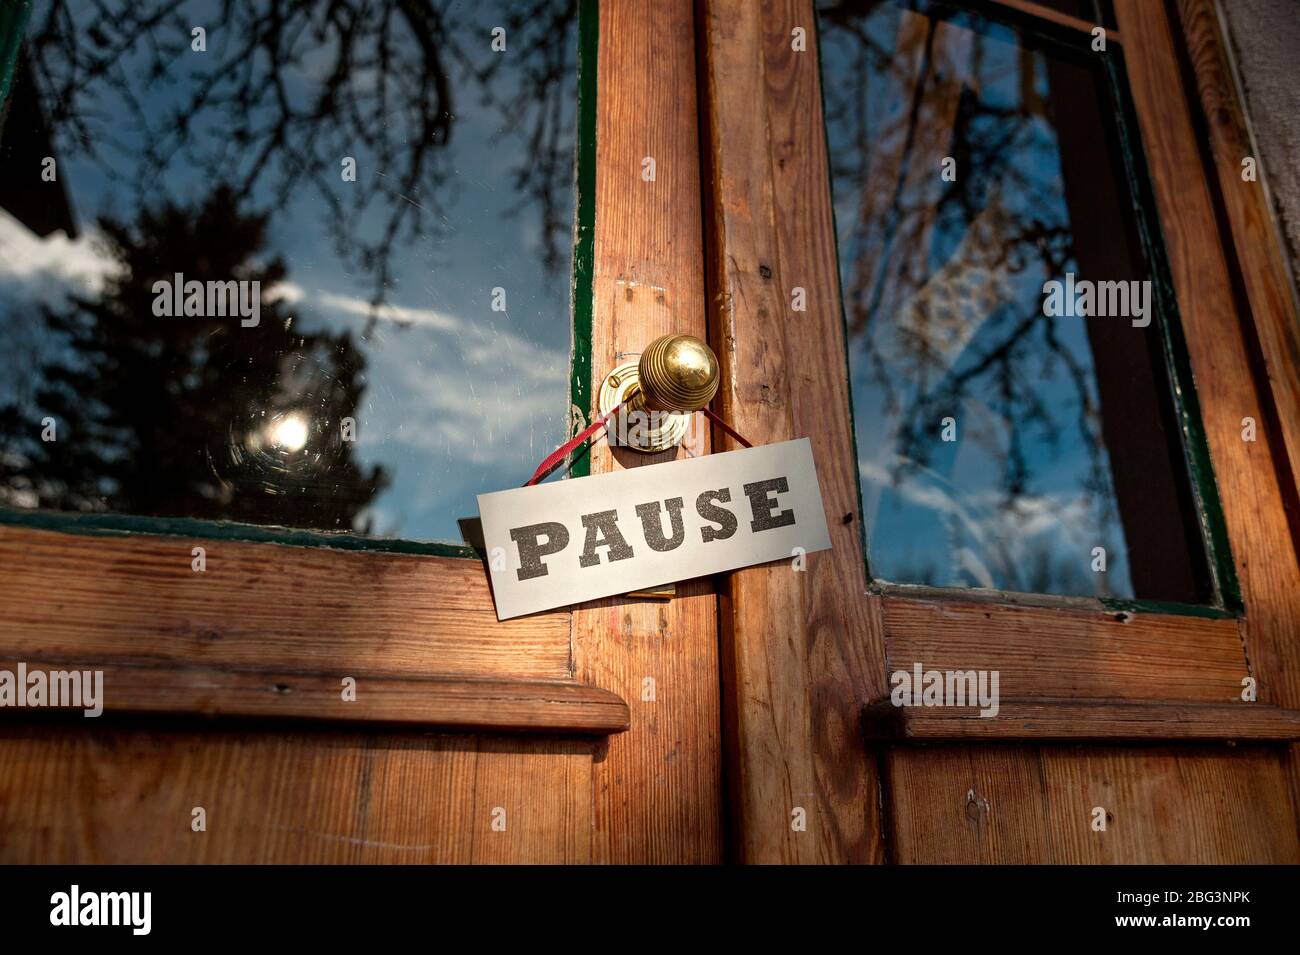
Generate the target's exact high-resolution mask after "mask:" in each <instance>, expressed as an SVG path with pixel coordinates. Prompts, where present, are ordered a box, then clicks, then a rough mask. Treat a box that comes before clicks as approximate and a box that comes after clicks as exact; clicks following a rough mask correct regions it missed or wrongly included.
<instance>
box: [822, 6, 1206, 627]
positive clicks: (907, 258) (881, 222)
mask: <svg viewBox="0 0 1300 955" xmlns="http://www.w3.org/2000/svg"><path fill="white" fill-rule="evenodd" d="M820 13H821V22H822V40H821V46H822V55H823V75H824V86H825V96H826V110H827V126H828V136H829V142H830V150H831V166H832V170H831V172H832V181H833V189H834V199H835V212H836V221H837V230H838V243H839V262H840V275H841V282H842V286H843V290H844V308H845V315H846V321H847V325H848V345H849V365H850V372H851V377H852V394H853V405H854V416H855V428H856V434H857V447H858V456H859V471H860V477H861V487H862V507H863V517H864V520H865V522H866V527H867V529H868V538H869V539H868V552H869V559H870V564H871V570H872V572H873V574H874V575H875V576H876V577H877V578H879V579H883V580H887V581H892V582H897V583H909V584H926V585H932V586H943V587H981V588H995V589H1000V590H1009V591H1020V592H1034V593H1047V594H1061V595H1080V596H1082V595H1096V596H1111V597H1120V598H1132V597H1142V598H1151V599H1162V600H1174V601H1183V602H1202V601H1206V600H1209V599H1211V596H1212V585H1211V582H1210V577H1209V573H1208V565H1207V561H1206V557H1205V549H1204V544H1203V542H1202V538H1201V535H1200V532H1199V521H1198V518H1197V509H1196V505H1195V499H1194V496H1193V493H1192V489H1191V486H1190V482H1189V479H1188V471H1187V465H1186V462H1185V456H1184V452H1183V448H1182V443H1181V437H1180V432H1179V427H1178V423H1177V422H1178V419H1177V416H1176V409H1175V405H1174V403H1173V396H1172V390H1171V387H1170V383H1169V378H1168V374H1167V372H1166V368H1165V359H1164V351H1163V347H1162V340H1161V321H1162V320H1161V319H1160V317H1159V316H1157V315H1156V314H1155V310H1156V302H1155V300H1154V296H1153V295H1152V294H1151V286H1150V285H1144V284H1142V283H1144V282H1146V280H1148V279H1150V277H1151V276H1150V273H1149V271H1148V268H1147V265H1146V264H1145V262H1144V257H1143V254H1142V250H1141V243H1140V241H1139V238H1138V235H1137V232H1136V227H1135V214H1134V211H1133V204H1132V199H1131V197H1130V194H1129V191H1128V186H1127V178H1126V175H1125V171H1124V164H1123V158H1122V157H1123V153H1122V151H1121V148H1120V141H1119V137H1118V129H1117V126H1116V109H1115V107H1114V106H1113V105H1112V103H1111V99H1110V97H1109V95H1108V86H1107V79H1106V74H1105V70H1104V67H1103V66H1102V61H1101V58H1100V56H1099V55H1098V54H1093V53H1091V52H1090V51H1089V50H1088V49H1087V39H1088V38H1087V37H1084V38H1083V40H1082V41H1081V42H1082V43H1083V46H1082V47H1081V49H1080V50H1078V51H1076V50H1074V49H1070V48H1065V47H1059V46H1057V45H1055V44H1053V45H1052V46H1050V47H1048V46H1044V45H1042V44H1041V43H1040V42H1039V41H1037V40H1034V39H1031V38H1029V37H1027V36H1023V35H1019V34H1018V33H1016V32H1015V31H1014V30H1012V29H1011V28H1009V27H1006V26H1002V25H997V24H993V23H991V22H986V21H983V20H981V19H979V18H977V17H975V16H973V15H971V14H968V13H962V12H953V7H952V5H951V4H945V5H943V6H942V7H940V6H939V5H937V4H929V3H924V2H915V3H907V4H905V5H903V4H896V3H890V2H860V3H852V2H846V3H823V4H822V5H821V7H820ZM1099 282H1114V283H1120V282H1122V283H1125V284H1123V285H1122V286H1094V284H1093V283H1099ZM1084 289H1091V290H1092V291H1091V292H1090V293H1089V297H1088V299H1087V300H1086V301H1087V302H1092V303H1094V304H1086V302H1085V299H1084V298H1083V297H1082V296H1083V294H1084V292H1083V290H1084ZM1098 289H1103V290H1106V291H1105V293H1104V294H1102V293H1099V292H1097V290H1098ZM1053 290H1055V294H1053ZM1093 293H1096V294H1095V295H1094V294H1093ZM1121 293H1123V295H1124V296H1126V298H1125V300H1123V301H1121V299H1120V297H1121ZM1129 293H1131V298H1129V297H1127V296H1128V295H1129ZM1070 302H1076V303H1077V307H1076V308H1074V309H1073V311H1074V312H1075V314H1070V312H1071V311H1072V309H1070V308H1069V307H1068V306H1069V303H1070ZM1082 315H1086V316H1087V317H1076V316H1082ZM1098 548H1100V549H1104V558H1103V555H1102V551H1101V550H1098ZM1103 559H1104V565H1103V562H1102V561H1103ZM1103 566H1104V569H1103Z"/></svg>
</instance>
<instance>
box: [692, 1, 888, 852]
mask: <svg viewBox="0 0 1300 955" xmlns="http://www.w3.org/2000/svg"><path fill="white" fill-rule="evenodd" d="M702 14H703V16H702V23H703V29H704V38H703V39H704V63H705V64H706V66H705V68H706V70H707V76H706V81H707V88H706V91H707V95H706V97H705V100H706V102H707V107H706V108H707V117H706V124H705V126H706V129H707V130H708V142H707V144H706V149H707V155H708V163H709V179H710V182H711V190H710V193H709V197H708V206H709V208H708V213H709V223H708V225H709V232H710V239H711V241H710V274H711V306H710V324H711V332H712V340H713V342H714V345H715V348H716V350H717V351H718V353H719V357H720V360H721V363H722V368H723V382H724V384H723V388H722V390H721V391H720V404H721V410H722V414H723V416H724V417H726V418H728V419H730V420H731V421H732V423H733V424H734V425H735V426H736V428H737V429H738V430H739V431H740V432H741V433H742V434H744V435H746V436H747V437H748V438H749V439H750V440H751V441H754V442H755V443H764V442H771V441H781V440H785V439H788V438H793V437H803V436H807V437H809V438H810V439H811V441H812V446H813V455H814V458H815V460H816V463H817V473H818V478H819V480H820V483H821V488H822V495H823V499H824V501H825V506H826V513H827V522H828V524H829V526H830V528H831V534H832V541H833V549H832V550H830V551H827V552H821V553H817V554H811V555H808V557H807V569H806V572H796V571H795V570H794V569H793V567H792V566H791V565H788V564H785V563H778V564H772V565H768V566H764V567H755V568H749V569H746V570H741V571H738V572H736V573H733V574H731V575H730V577H729V579H728V582H727V585H726V591H725V594H724V597H723V603H722V608H721V609H722V614H721V618H722V628H723V647H724V654H725V661H724V683H725V685H726V699H725V707H726V714H727V733H728V737H727V738H728V746H729V754H728V771H729V793H731V794H732V796H731V798H732V800H733V801H732V805H731V807H730V808H731V811H732V813H733V819H734V826H733V828H734V839H733V845H734V850H735V854H736V856H737V858H738V859H739V860H741V861H744V862H878V861H881V859H882V858H883V850H882V846H881V842H880V827H879V820H878V817H877V815H876V812H875V807H876V805H877V801H878V800H877V791H876V778H875V772H874V767H875V761H874V759H873V758H872V757H871V756H870V754H869V753H868V752H867V751H866V748H865V746H864V744H863V741H862V738H861V734H860V732H859V731H858V727H857V725H856V724H857V719H858V716H857V714H858V711H859V710H860V708H861V706H862V705H863V704H864V703H865V702H866V701H867V700H869V699H872V698H875V697H878V696H880V695H882V693H883V688H884V679H883V678H884V650H883V645H882V641H881V625H880V620H879V615H878V609H877V607H876V601H875V598H872V597H868V596H865V592H866V580H865V568H864V563H863V558H862V550H861V543H860V533H859V528H860V520H861V517H860V514H859V501H858V495H857V478H856V455H855V454H854V450H853V434H852V426H851V422H850V418H849V413H850V409H849V398H848V368H847V364H846V358H845V350H844V330H843V321H842V318H841V309H840V294H839V280H838V271H837V269H838V266H837V262H836V256H835V240H834V230H833V226H832V217H831V207H830V183H829V180H828V167H827V157H826V149H825V135H824V132H823V127H822V114H821V108H820V104H821V94H820V88H819V78H818V71H817V59H816V56H815V54H813V53H807V54H804V53H796V52H794V51H793V50H792V49H791V44H790V36H791V31H792V29H793V28H794V27H796V26H801V27H804V28H805V29H806V30H807V31H808V34H809V44H808V45H809V49H810V50H815V49H816V46H815V43H814V42H813V40H812V35H813V34H814V33H815V28H816V23H815V18H814V14H813V10H812V7H811V5H810V4H808V3H806V2H795V0H791V2H769V3H764V4H762V5H761V7H760V6H759V5H757V4H752V3H743V2H739V0H713V2H708V3H705V4H703V6H702ZM795 286H799V287H802V288H804V289H806V290H807V301H808V311H807V313H800V314H794V313H791V312H790V310H789V307H788V302H789V295H790V294H791V289H793V288H794V287H795ZM797 809H803V810H804V815H805V818H806V825H807V828H806V831H796V830H795V828H794V827H793V826H792V824H791V820H792V814H793V813H794V812H795V810H797Z"/></svg>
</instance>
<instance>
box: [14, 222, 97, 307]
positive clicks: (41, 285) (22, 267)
mask: <svg viewBox="0 0 1300 955" xmlns="http://www.w3.org/2000/svg"><path fill="white" fill-rule="evenodd" d="M99 238H100V234H99V232H97V231H96V230H94V229H86V230H85V231H84V232H83V233H82V234H81V235H80V236H78V237H77V238H75V239H69V238H68V236H67V234H66V233H64V232H54V233H52V234H50V235H48V236H46V237H45V238H41V237H40V236H39V235H37V234H36V233H35V232H32V231H31V230H30V229H28V228H27V227H26V226H25V225H23V224H22V223H21V222H19V221H18V220H17V219H15V218H14V217H13V216H11V215H10V214H9V213H8V212H6V211H5V210H3V209H0V282H4V283H5V284H6V285H22V286H25V288H24V293H25V295H26V296H27V297H28V298H29V299H36V300H38V301H43V302H52V301H53V298H54V297H55V296H57V295H61V294H63V293H65V292H69V291H75V292H79V293H89V294H95V293H97V292H99V291H100V289H102V288H103V287H104V282H105V280H106V279H108V278H110V277H112V276H113V275H115V274H116V273H117V272H118V271H119V266H118V264H117V262H115V261H114V260H113V259H112V258H111V257H109V256H108V255H106V254H105V253H104V251H103V249H102V247H101V244H100V241H99Z"/></svg>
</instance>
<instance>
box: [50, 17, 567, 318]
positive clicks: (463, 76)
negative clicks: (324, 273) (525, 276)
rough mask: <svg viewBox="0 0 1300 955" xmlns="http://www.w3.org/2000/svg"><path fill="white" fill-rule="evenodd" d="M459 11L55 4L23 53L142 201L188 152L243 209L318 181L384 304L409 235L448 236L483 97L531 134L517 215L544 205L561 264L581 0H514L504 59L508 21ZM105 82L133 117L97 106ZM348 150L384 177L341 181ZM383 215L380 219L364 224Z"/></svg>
mask: <svg viewBox="0 0 1300 955" xmlns="http://www.w3.org/2000/svg"><path fill="white" fill-rule="evenodd" d="M453 9H455V8H452V7H449V6H448V5H446V4H440V3H437V2H435V0H395V2H392V3H388V2H377V0H329V2H315V0H222V2H221V3H220V5H219V8H218V15H216V16H206V17H200V16H199V15H198V14H199V13H201V12H202V9H201V8H196V7H195V6H194V5H192V4H188V3H184V2H182V3H179V4H178V3H171V2H165V0H154V2H152V3H150V2H145V3H140V2H110V0H100V2H95V3H94V4H87V3H77V2H75V0H52V2H51V3H49V4H48V5H47V6H46V8H45V13H44V14H43V16H41V17H40V18H39V19H37V20H36V21H35V22H34V24H33V29H32V30H31V34H30V40H29V50H30V53H31V56H32V61H33V65H34V68H35V70H36V73H37V76H38V79H39V82H40V84H41V86H42V87H43V88H44V89H45V91H46V93H47V94H48V95H47V97H46V98H47V100H48V101H49V102H50V103H51V104H52V105H53V110H52V112H53V115H52V117H51V119H52V121H53V126H54V128H55V129H56V130H59V135H60V137H61V139H60V143H59V145H60V147H61V148H63V149H75V150H77V151H80V152H83V153H84V154H85V155H87V156H88V157H90V158H92V159H93V160H95V161H96V162H98V163H100V164H101V165H103V166H104V167H105V168H109V169H113V165H114V163H113V160H114V159H115V158H119V157H120V158H124V159H125V161H126V162H127V163H128V164H129V167H128V169H127V170H125V172H126V173H127V174H128V175H129V176H130V177H131V179H133V180H134V182H135V184H136V186H137V188H138V189H139V191H140V193H141V195H140V199H141V201H143V200H144V199H145V198H146V194H148V193H149V191H150V190H152V189H153V188H154V187H155V185H156V183H157V182H158V180H159V178H160V177H161V176H162V175H163V174H164V173H165V172H166V171H167V170H168V169H169V168H171V167H172V165H173V163H176V162H178V161H181V159H182V157H183V159H184V161H185V162H186V163H187V164H189V165H192V166H197V167H198V168H200V169H201V170H202V172H203V174H204V176H205V177H207V179H208V181H209V182H210V183H226V184H229V185H231V186H232V187H233V189H234V192H235V195H236V197H237V198H238V199H239V200H241V201H246V200H248V199H249V198H250V197H251V196H252V193H253V191H254V190H255V189H259V188H262V187H265V188H269V190H270V196H269V202H268V197H266V196H259V197H258V204H259V205H261V206H263V207H266V206H268V205H269V206H270V208H272V209H274V208H283V207H284V206H285V205H286V204H287V203H288V202H289V201H290V199H291V198H292V197H293V196H294V194H295V193H296V191H297V190H300V189H301V188H302V187H304V186H307V187H310V188H311V189H312V190H313V192H314V194H315V195H317V196H318V197H319V198H320V199H321V200H322V201H323V202H324V204H325V205H326V208H327V209H328V215H327V222H326V226H327V228H328V229H329V233H330V235H331V238H332V239H333V241H334V244H335V246H336V249H337V251H338V253H339V254H340V256H341V257H344V258H345V259H347V258H350V259H352V260H353V261H354V262H355V263H356V264H357V265H358V266H359V267H360V268H362V269H363V270H364V271H365V272H366V273H367V274H369V275H371V276H372V277H373V279H374V294H373V304H374V305H375V306H376V308H377V306H378V305H379V304H381V303H382V302H383V300H384V297H385V295H386V293H387V290H388V289H389V287H390V286H391V284H392V282H393V280H394V274H393V254H394V249H395V248H396V246H397V244H398V243H399V241H401V240H403V239H413V238H416V237H418V236H420V235H423V234H427V233H430V232H436V231H437V230H439V229H440V228H442V224H443V222H444V219H445V203H446V201H447V195H448V189H449V188H451V187H454V185H455V175H456V172H457V171H456V170H453V169H451V168H450V166H449V162H450V156H449V154H448V153H447V152H446V151H445V150H444V148H443V147H445V146H446V145H447V144H448V143H449V142H450V141H451V139H452V136H453V131H454V129H455V125H456V122H457V112H456V106H455V100H456V99H457V98H458V97H461V96H472V95H473V93H472V91H474V90H477V91H478V94H479V96H480V97H481V100H482V102H483V103H484V104H485V105H487V106H490V107H491V108H493V109H494V110H495V111H496V112H497V113H498V114H499V116H500V135H501V136H502V137H503V138H505V137H511V138H515V139H517V140H518V141H519V146H518V147H517V148H518V153H519V155H520V157H521V158H520V161H519V164H518V166H517V169H516V172H515V188H516V190H517V191H518V192H519V193H520V195H521V199H520V201H519V204H518V206H517V207H516V211H518V210H519V209H522V208H523V207H525V206H528V205H534V206H536V207H537V209H538V210H539V213H540V218H541V225H542V229H541V235H542V241H543V258H544V264H545V266H546V267H547V268H548V269H550V270H552V271H558V270H559V269H560V268H561V267H562V266H563V264H564V262H565V256H564V254H563V252H564V248H565V240H566V239H567V236H568V234H569V230H570V228H571V223H570V222H568V221H567V217H566V215H565V213H566V212H567V210H568V202H567V192H566V190H567V188H568V186H569V182H570V178H571V175H572V147H571V143H572V139H573V130H572V123H573V110H572V109H571V102H572V95H573V91H572V90H571V89H570V88H569V85H568V82H567V81H568V79H569V78H570V77H572V76H573V75H574V72H575V70H574V64H573V57H574V56H575V50H574V44H573V43H571V42H567V41H566V38H568V37H569V36H570V35H571V29H572V26H573V23H574V22H575V20H576V17H577V0H520V2H515V3H513V4H507V5H506V6H505V11H504V14H503V16H502V21H503V22H502V23H501V24H499V25H501V26H504V27H505V28H506V29H507V36H508V39H509V45H508V52H507V53H506V54H496V53H493V52H492V51H491V50H490V46H489V44H490V42H491V35H490V30H491V27H492V26H494V25H497V24H492V23H488V22H485V21H484V20H483V16H482V14H481V12H479V11H476V10H475V9H474V8H470V10H469V11H468V12H464V13H457V14H455V18H454V19H453V14H452V12H451V11H452V10H453ZM475 15H477V16H478V19H472V18H473V17H474V16H475ZM200 25H201V26H204V27H205V28H206V29H207V30H208V43H209V51H210V52H209V53H208V54H207V55H208V56H211V57H213V58H214V59H215V65H214V67H213V68H211V69H205V70H204V71H203V72H202V73H201V74H200V73H188V72H185V67H184V66H183V64H185V63H189V62H191V61H189V60H188V59H187V58H186V57H185V56H184V55H183V54H184V53H186V52H187V51H189V49H190V42H191V35H190V31H191V29H192V28H193V27H194V26H200ZM507 57H508V58H509V63H510V67H509V71H508V72H507V71H506V70H505V67H504V65H503V64H505V63H506V62H507ZM204 65H206V64H204ZM513 77H519V79H518V80H517V82H515V83H514V85H513V86H512V87H511V88H508V89H507V88H504V87H505V86H506V84H507V82H508V81H509V80H510V79H511V78H513ZM104 83H107V84H108V85H109V86H110V87H111V88H112V90H113V92H114V93H115V94H116V95H117V96H119V97H121V101H122V105H123V107H124V108H125V110H126V111H127V113H128V117H129V120H128V122H127V123H124V122H123V117H122V116H120V115H103V114H101V113H99V112H97V111H96V109H95V108H94V107H96V106H97V105H98V104H97V102H96V100H95V97H94V96H93V95H92V92H93V90H94V89H95V88H96V87H97V86H100V85H102V84H104ZM172 89H176V90H182V91H183V93H182V94H181V95H179V96H177V97H173V99H172V101H171V102H170V103H168V105H167V107H166V108H164V110H163V111H162V112H161V113H159V112H158V111H157V106H156V105H154V104H156V103H157V101H158V100H157V99H156V98H154V99H151V100H149V101H148V103H147V102H146V98H145V95H144V94H145V93H146V91H149V92H153V93H156V92H157V91H158V90H172ZM126 127H129V128H126ZM344 156H353V157H356V158H357V160H358V163H362V162H365V163H368V164H369V167H370V169H368V170H366V172H369V171H373V172H374V175H366V174H364V173H363V174H361V175H359V176H358V179H357V182H355V183H348V186H349V187H350V188H348V189H346V190H344V189H341V188H340V185H341V179H340V163H341V160H342V158H343V157H344ZM118 172H119V174H120V173H121V172H122V170H118ZM375 213H377V214H378V215H379V220H378V225H377V226H376V227H373V228H367V229H365V230H362V229H360V228H359V223H361V222H362V220H363V219H366V221H368V222H369V221H371V219H370V216H372V215H373V214H375ZM363 235H370V236H373V238H370V239H365V238H363Z"/></svg>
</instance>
